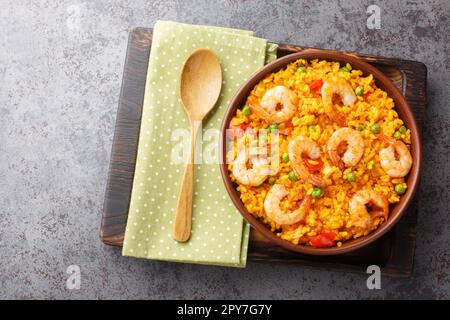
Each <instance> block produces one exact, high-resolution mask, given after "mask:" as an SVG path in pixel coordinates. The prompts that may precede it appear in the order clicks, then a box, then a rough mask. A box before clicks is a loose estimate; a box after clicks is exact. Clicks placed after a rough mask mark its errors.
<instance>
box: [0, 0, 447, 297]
mask: <svg viewBox="0 0 450 320" xmlns="http://www.w3.org/2000/svg"><path fill="white" fill-rule="evenodd" d="M190 2H191V1H143V0H142V1H131V0H130V1H120V2H119V1H117V2H112V1H111V2H110V1H95V2H93V1H77V0H71V1H56V0H55V1H51V0H48V1H31V0H30V1H16V0H0V8H1V9H0V30H1V31H0V256H1V259H0V297H1V298H119V299H122V298H290V299H294V298H450V268H449V266H450V253H449V250H450V218H449V217H450V216H449V200H450V194H449V193H450V191H449V189H450V185H449V181H450V174H449V172H450V170H449V169H450V164H449V161H448V160H449V155H450V152H449V151H450V138H449V137H450V132H449V127H450V114H449V113H450V112H449V110H450V109H449V108H450V107H449V105H448V103H449V100H450V93H449V92H450V85H449V78H450V77H449V76H450V61H449V56H450V52H449V44H448V43H449V40H450V39H449V34H450V30H449V24H450V2H448V1H441V2H438V1H426V0H423V1H408V2H406V1H389V2H386V3H384V4H383V3H380V2H379V1H374V2H377V3H379V5H380V7H381V10H382V16H381V18H382V22H381V23H382V28H381V30H375V31H372V30H368V29H367V28H366V19H367V14H366V8H367V5H368V4H369V3H370V2H367V3H364V4H361V3H360V1H339V2H332V1H318V0H308V1H303V2H293V1H283V2H280V3H279V4H277V5H274V4H270V3H271V2H275V1H270V2H269V1H268V2H267V4H264V3H262V2H260V1H242V2H240V1H237V0H229V1H223V2H221V4H217V5H213V4H212V3H214V2H216V1H209V2H206V1H205V2H203V1H195V3H194V4H189V3H190ZM156 19H171V20H178V21H182V22H189V23H202V24H213V25H224V26H230V27H238V28H247V29H253V30H255V31H256V32H257V34H258V35H260V36H262V37H266V38H268V39H271V40H273V41H280V42H292V43H298V44H304V45H307V46H316V47H323V48H332V49H345V50H355V51H360V52H365V53H371V54H380V55H385V56H392V57H401V58H406V59H414V60H419V61H423V62H424V63H426V65H427V66H428V72H429V76H428V85H429V101H428V102H429V110H428V121H427V124H426V127H425V133H424V152H425V157H424V158H425V160H424V168H425V170H424V175H423V181H422V185H421V190H420V216H419V226H418V230H417V231H418V232H417V239H418V244H417V256H416V268H415V274H414V277H413V278H411V279H388V278H386V279H384V278H383V279H382V288H383V289H382V290H374V291H370V290H367V289H366V285H365V281H366V277H365V276H364V275H358V274H345V273H339V272H328V271H323V270H317V269H308V268H298V267H295V266H288V265H269V264H258V263H250V264H249V265H248V267H247V268H246V269H245V270H237V269H226V268H220V267H205V266H194V265H182V264H169V263H162V262H153V261H139V260H135V259H130V258H123V257H121V256H120V251H119V250H118V249H117V248H111V247H107V246H105V245H103V244H102V243H101V242H100V240H99V238H98V228H99V222H100V212H101V207H102V200H103V194H104V188H105V182H106V181H105V178H106V172H107V167H108V160H109V154H110V148H111V143H112V136H113V128H114V121H115V112H116V108H117V101H118V96H119V90H120V83H121V74H122V68H123V63H124V59H125V50H126V44H127V36H128V31H129V30H130V29H131V28H132V27H135V26H152V25H153V23H154V21H155V20H156ZM71 264H77V265H79V266H80V267H81V272H82V284H81V289H80V290H78V291H70V290H67V289H66V288H65V281H66V277H67V275H66V273H65V270H66V268H67V266H69V265H71Z"/></svg>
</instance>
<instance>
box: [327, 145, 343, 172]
mask: <svg viewBox="0 0 450 320" xmlns="http://www.w3.org/2000/svg"><path fill="white" fill-rule="evenodd" d="M328 154H329V156H330V160H331V162H332V163H333V164H334V165H335V166H336V167H338V168H339V170H341V171H342V170H344V169H345V166H344V161H342V159H341V157H339V155H338V153H337V150H328Z"/></svg>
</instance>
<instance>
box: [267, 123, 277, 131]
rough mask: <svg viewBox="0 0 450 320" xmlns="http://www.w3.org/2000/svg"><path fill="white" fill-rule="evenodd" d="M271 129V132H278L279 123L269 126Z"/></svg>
mask: <svg viewBox="0 0 450 320" xmlns="http://www.w3.org/2000/svg"><path fill="white" fill-rule="evenodd" d="M269 129H270V131H276V130H278V123H272V124H271V125H270V126H269Z"/></svg>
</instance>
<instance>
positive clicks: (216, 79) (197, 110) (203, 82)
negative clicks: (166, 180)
mask: <svg viewBox="0 0 450 320" xmlns="http://www.w3.org/2000/svg"><path fill="white" fill-rule="evenodd" d="M221 87H222V70H221V69H220V63H219V59H218V58H217V56H216V55H215V54H214V53H213V52H212V51H210V50H208V49H198V50H195V51H194V52H193V53H192V54H191V55H190V56H189V57H188V58H187V60H186V62H185V63H184V66H183V70H182V72H181V80H180V96H181V100H182V102H183V106H184V109H185V110H186V113H187V115H188V118H189V123H190V125H191V143H190V146H189V150H190V151H189V159H188V162H187V164H186V168H185V170H184V175H183V180H182V183H181V189H180V194H179V196H178V203H177V211H176V214H175V220H174V224H173V239H174V240H176V241H179V242H185V241H187V240H188V239H189V236H190V234H191V219H192V196H193V189H194V188H193V184H194V157H195V141H196V138H197V134H198V130H199V128H201V123H202V120H203V119H204V118H205V116H206V115H207V114H208V112H210V111H211V109H212V108H213V107H214V105H215V104H216V102H217V99H218V98H219V94H220V89H221Z"/></svg>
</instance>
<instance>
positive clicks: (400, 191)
mask: <svg viewBox="0 0 450 320" xmlns="http://www.w3.org/2000/svg"><path fill="white" fill-rule="evenodd" d="M406 188H407V185H406V183H399V184H397V185H395V188H394V189H395V192H397V194H404V193H405V192H406Z"/></svg>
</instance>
